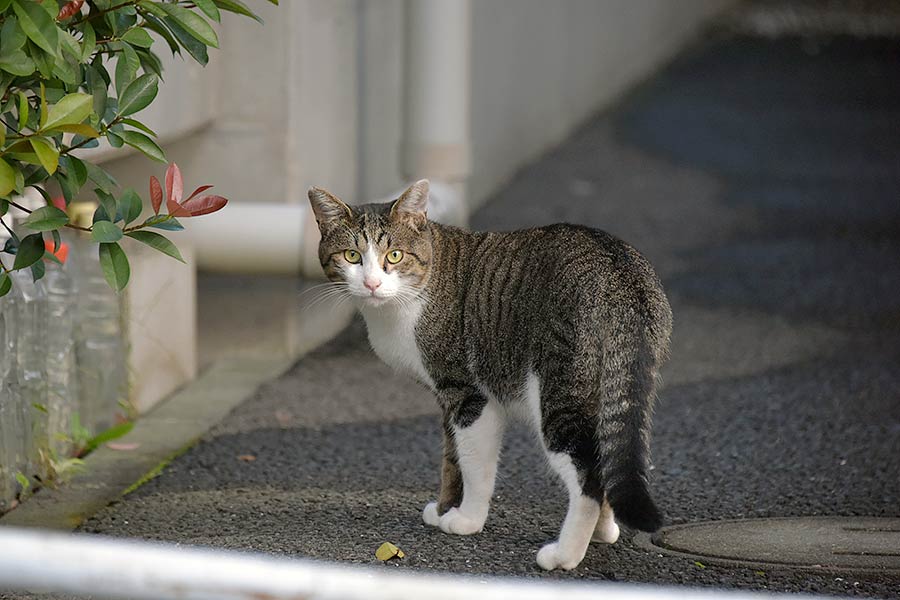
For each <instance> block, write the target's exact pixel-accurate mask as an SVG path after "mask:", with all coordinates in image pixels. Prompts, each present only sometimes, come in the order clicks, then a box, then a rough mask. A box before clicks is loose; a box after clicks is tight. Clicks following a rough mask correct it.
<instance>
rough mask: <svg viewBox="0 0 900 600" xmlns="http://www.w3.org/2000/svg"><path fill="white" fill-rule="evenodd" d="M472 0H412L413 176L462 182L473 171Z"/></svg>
mask: <svg viewBox="0 0 900 600" xmlns="http://www.w3.org/2000/svg"><path fill="white" fill-rule="evenodd" d="M470 21H471V7H470V3H469V0H453V1H452V2H448V1H447V0H410V1H409V3H408V10H407V15H406V37H407V48H406V81H405V84H404V88H405V90H406V111H405V118H406V122H405V127H406V131H405V135H406V140H405V141H404V143H403V148H402V156H403V166H404V169H405V173H404V175H405V176H406V177H407V178H408V179H413V180H415V179H421V178H423V177H428V178H431V179H435V180H443V181H447V182H452V183H462V182H464V181H465V179H466V177H467V176H468V174H469V171H470V163H471V157H470V144H469V82H470V74H469V63H470V53H471V43H470V38H471V27H470Z"/></svg>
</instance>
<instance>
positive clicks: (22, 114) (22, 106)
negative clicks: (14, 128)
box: [18, 92, 31, 131]
mask: <svg viewBox="0 0 900 600" xmlns="http://www.w3.org/2000/svg"><path fill="white" fill-rule="evenodd" d="M18 94H19V130H20V131H21V130H22V129H24V128H25V124H26V123H28V115H29V113H30V112H31V107H30V106H29V104H28V96H26V95H25V92H18Z"/></svg>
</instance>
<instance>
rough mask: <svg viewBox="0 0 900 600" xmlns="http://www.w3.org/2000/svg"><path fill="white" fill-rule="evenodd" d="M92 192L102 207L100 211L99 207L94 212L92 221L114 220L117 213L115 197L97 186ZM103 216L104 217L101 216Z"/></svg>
mask: <svg viewBox="0 0 900 600" xmlns="http://www.w3.org/2000/svg"><path fill="white" fill-rule="evenodd" d="M94 193H95V194H96V195H97V200H99V201H100V208H101V209H103V212H102V213H101V212H100V209H98V210H97V212H95V213H94V223H97V222H98V221H115V220H116V214H117V213H118V210H117V209H116V199H115V198H113V197H112V195H110V194H107V193H106V192H104V191H103V190H101V189H99V188H97V189H95V190H94ZM104 216H105V217H106V218H103V217H104Z"/></svg>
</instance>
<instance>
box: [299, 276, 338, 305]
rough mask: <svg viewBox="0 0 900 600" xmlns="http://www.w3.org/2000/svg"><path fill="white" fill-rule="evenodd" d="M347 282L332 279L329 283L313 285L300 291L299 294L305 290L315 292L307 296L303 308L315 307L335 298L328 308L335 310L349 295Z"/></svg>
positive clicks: (302, 293)
mask: <svg viewBox="0 0 900 600" xmlns="http://www.w3.org/2000/svg"><path fill="white" fill-rule="evenodd" d="M349 287H350V286H349V284H347V283H346V282H344V281H332V282H329V283H323V284H319V285H316V286H313V287H311V288H309V289H307V290H304V291H303V292H301V294H300V295H301V296H303V295H304V294H305V293H306V292H312V291H314V292H315V295H314V296H312V297H311V298H309V299H308V300H307V301H306V302H305V304H304V307H303V308H304V309H305V310H312V309H314V308H317V307H318V306H320V305H322V304H324V303H326V302H328V301H332V300H337V302H336V303H332V304H331V305H330V307H329V308H331V310H336V309H337V308H338V307H340V306H341V305H342V304H344V302H346V300H348V299H349V297H350V291H349Z"/></svg>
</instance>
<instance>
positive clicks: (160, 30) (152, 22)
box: [144, 11, 181, 56]
mask: <svg viewBox="0 0 900 600" xmlns="http://www.w3.org/2000/svg"><path fill="white" fill-rule="evenodd" d="M160 12H161V11H160ZM163 16H165V13H163ZM144 18H145V19H146V22H145V25H146V27H147V29H149V30H150V31H153V32H154V33H156V34H158V35H159V36H160V37H161V38H162V39H164V40H165V41H166V44H168V45H169V50H171V51H172V56H175V55H176V54H180V53H181V47H180V46H179V45H178V41H177V40H176V39H175V38H174V36H172V32H171V31H169V30H168V29H166V26H165V25H164V24H163V22H162V21H161V20H160V19H158V18H156V17H155V16H153V15H151V14H149V13H144Z"/></svg>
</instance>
